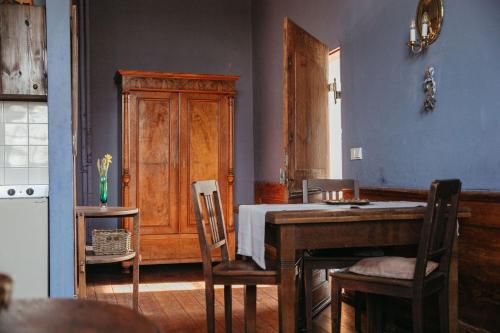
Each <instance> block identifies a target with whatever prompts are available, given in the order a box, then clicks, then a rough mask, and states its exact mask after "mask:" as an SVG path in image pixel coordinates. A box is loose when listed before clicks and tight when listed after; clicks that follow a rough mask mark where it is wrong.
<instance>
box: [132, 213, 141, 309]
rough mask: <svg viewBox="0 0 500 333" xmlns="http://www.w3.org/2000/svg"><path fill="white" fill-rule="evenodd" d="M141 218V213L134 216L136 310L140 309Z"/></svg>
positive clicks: (134, 288)
mask: <svg viewBox="0 0 500 333" xmlns="http://www.w3.org/2000/svg"><path fill="white" fill-rule="evenodd" d="M139 232H140V218H139V213H137V215H136V216H134V251H135V257H134V270H133V295H132V307H133V308H134V310H136V311H137V310H138V309H139V264H140V240H139V238H140V235H139Z"/></svg>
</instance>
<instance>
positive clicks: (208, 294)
mask: <svg viewBox="0 0 500 333" xmlns="http://www.w3.org/2000/svg"><path fill="white" fill-rule="evenodd" d="M205 303H206V309H207V310H206V311H207V333H215V292H214V285H213V284H206V285H205Z"/></svg>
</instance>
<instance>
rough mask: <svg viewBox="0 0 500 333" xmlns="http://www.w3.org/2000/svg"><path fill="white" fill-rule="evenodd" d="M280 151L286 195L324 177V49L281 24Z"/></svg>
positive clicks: (287, 24)
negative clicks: (282, 48) (282, 121)
mask: <svg viewBox="0 0 500 333" xmlns="http://www.w3.org/2000/svg"><path fill="white" fill-rule="evenodd" d="M284 38H285V40H284V45H285V52H284V113H283V114H284V126H283V129H284V149H285V162H284V165H285V172H286V174H287V186H288V193H289V196H293V195H294V194H298V193H302V180H303V179H306V178H327V177H328V155H329V146H328V81H327V78H328V47H327V46H326V45H325V44H323V43H322V42H320V41H319V40H317V39H316V38H314V37H313V36H311V35H310V34H309V33H307V32H306V31H304V30H303V29H302V28H301V27H299V26H298V25H296V24H295V23H294V22H293V21H291V20H290V19H288V18H285V21H284Z"/></svg>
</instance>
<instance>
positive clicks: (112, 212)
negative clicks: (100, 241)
mask: <svg viewBox="0 0 500 333" xmlns="http://www.w3.org/2000/svg"><path fill="white" fill-rule="evenodd" d="M75 214H76V224H77V225H76V236H77V237H76V238H77V269H78V287H77V294H78V298H87V284H86V277H85V272H86V270H85V265H87V264H89V265H90V264H105V263H113V262H121V261H126V260H130V259H133V260H134V263H133V296H132V307H133V308H134V310H137V309H138V305H139V260H140V253H139V251H140V247H139V238H140V237H139V236H140V220H139V209H138V208H132V207H94V206H77V207H75ZM87 217H92V218H108V217H133V225H134V233H133V235H132V236H133V243H134V245H133V251H131V252H128V253H126V254H123V255H109V256H95V255H92V254H91V253H86V248H85V243H86V235H87V233H86V224H85V218H87Z"/></svg>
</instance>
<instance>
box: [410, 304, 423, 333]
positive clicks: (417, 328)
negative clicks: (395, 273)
mask: <svg viewBox="0 0 500 333" xmlns="http://www.w3.org/2000/svg"><path fill="white" fill-rule="evenodd" d="M422 305H423V302H422V298H421V297H419V298H414V299H413V301H412V310H411V311H412V319H413V333H423V332H424V307H423V306H422Z"/></svg>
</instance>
